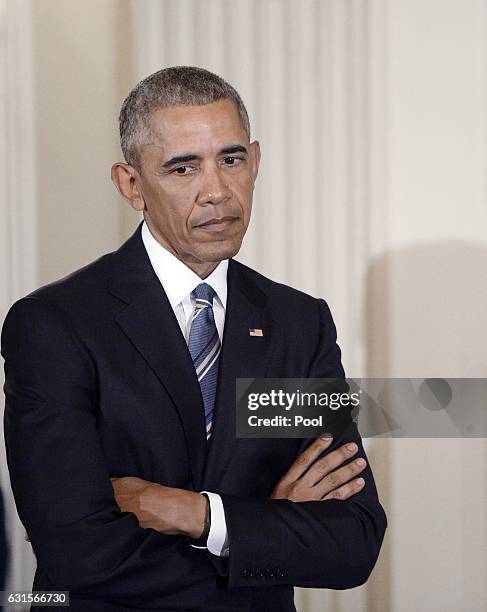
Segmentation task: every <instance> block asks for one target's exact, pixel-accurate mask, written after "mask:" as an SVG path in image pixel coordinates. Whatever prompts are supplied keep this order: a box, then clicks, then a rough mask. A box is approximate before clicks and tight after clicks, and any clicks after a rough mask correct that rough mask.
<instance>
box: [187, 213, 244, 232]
mask: <svg viewBox="0 0 487 612" xmlns="http://www.w3.org/2000/svg"><path fill="white" fill-rule="evenodd" d="M237 219H238V217H216V218H215V219H209V220H208V221H205V222H204V223H200V224H199V225H195V228H197V229H202V230H205V231H209V232H220V231H222V230H225V229H226V228H227V227H229V226H230V225H232V223H234V222H235V221H237Z"/></svg>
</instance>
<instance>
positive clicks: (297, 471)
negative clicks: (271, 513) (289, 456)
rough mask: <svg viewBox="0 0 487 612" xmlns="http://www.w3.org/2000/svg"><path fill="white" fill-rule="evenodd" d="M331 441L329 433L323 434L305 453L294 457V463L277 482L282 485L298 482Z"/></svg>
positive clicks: (331, 437)
mask: <svg viewBox="0 0 487 612" xmlns="http://www.w3.org/2000/svg"><path fill="white" fill-rule="evenodd" d="M332 441H333V436H332V435H331V434H329V433H324V434H322V435H321V436H319V437H318V438H316V440H315V441H314V442H313V443H312V444H310V445H309V446H308V448H307V449H306V450H305V451H303V452H302V453H301V454H300V455H298V456H297V457H296V459H295V461H294V463H293V464H292V465H291V467H290V468H289V470H288V471H287V472H286V473H285V474H284V476H283V477H282V478H281V480H280V481H279V482H280V484H283V485H284V484H287V483H291V482H294V481H295V480H298V478H300V477H301V476H302V475H303V474H304V473H305V472H306V470H307V469H308V468H309V466H310V465H311V464H312V463H313V462H314V461H316V459H317V458H318V457H319V456H320V455H321V453H322V452H323V451H325V450H326V449H327V448H328V447H329V446H330V444H331V443H332Z"/></svg>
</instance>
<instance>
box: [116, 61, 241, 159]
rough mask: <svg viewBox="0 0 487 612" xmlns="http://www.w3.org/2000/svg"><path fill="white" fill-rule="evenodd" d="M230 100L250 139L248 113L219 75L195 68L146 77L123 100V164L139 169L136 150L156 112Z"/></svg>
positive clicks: (180, 68)
mask: <svg viewBox="0 0 487 612" xmlns="http://www.w3.org/2000/svg"><path fill="white" fill-rule="evenodd" d="M223 99H228V100H233V101H234V102H235V104H236V106H237V111H238V114H239V116H240V119H241V121H242V126H243V128H244V130H245V132H246V134H247V136H248V138H249V139H250V122H249V116H248V114H247V110H246V108H245V105H244V103H243V102H242V98H241V97H240V95H239V94H238V92H237V91H236V90H235V89H234V88H233V87H232V86H231V85H230V84H229V83H227V82H226V81H225V80H224V79H222V78H221V77H219V76H218V75H216V74H214V73H213V72H210V71H209V70H205V69H204V68H198V67H196V66H172V67H171V68H164V69H162V70H159V71H157V72H154V74H151V75H149V76H148V77H146V78H145V79H143V80H142V81H140V83H139V84H138V85H136V86H135V87H134V88H133V89H132V91H131V92H130V93H129V95H128V96H127V97H126V98H125V100H124V102H123V104H122V108H121V110H120V116H119V125H120V145H121V147H122V152H123V155H124V157H125V161H126V162H127V163H128V164H130V165H131V166H134V167H135V168H139V165H140V164H139V147H140V145H141V144H142V140H143V138H144V137H148V134H149V131H150V125H149V121H148V119H149V116H150V114H151V113H152V111H154V110H155V109H157V108H164V107H168V106H181V105H187V106H200V105H203V104H211V103H212V102H217V101H218V100H223Z"/></svg>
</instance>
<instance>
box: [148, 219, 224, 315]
mask: <svg viewBox="0 0 487 612" xmlns="http://www.w3.org/2000/svg"><path fill="white" fill-rule="evenodd" d="M142 241H143V243H144V246H145V249H146V251H147V255H148V256H149V259H150V262H151V264H152V267H153V268H154V272H155V273H156V275H157V277H158V279H159V280H160V282H161V284H162V286H163V288H164V291H165V292H166V295H167V297H168V300H169V303H170V304H171V307H172V308H173V309H174V308H176V306H177V305H178V304H180V303H181V302H182V301H183V300H184V298H185V297H186V296H188V295H189V294H190V293H191V292H192V291H193V290H194V289H195V288H196V287H197V286H198V285H199V284H200V283H202V282H205V283H208V285H210V287H212V288H213V289H214V291H215V293H216V295H217V297H218V299H219V300H220V302H221V305H222V306H223V308H226V306H227V270H228V259H224V260H223V261H221V262H220V263H219V264H218V265H217V267H216V268H215V269H214V270H213V272H212V273H211V274H210V275H209V276H207V277H206V278H205V279H204V281H203V280H202V279H201V278H200V277H199V276H198V275H197V274H196V273H195V272H193V270H191V269H190V268H188V266H186V265H185V264H183V262H182V261H180V260H179V259H178V258H177V257H175V256H174V255H173V254H172V253H170V252H169V251H168V250H167V249H165V248H164V247H163V246H162V245H161V244H160V243H159V242H158V241H157V240H156V239H155V238H154V236H153V235H152V234H151V232H150V230H149V228H148V227H147V224H146V222H145V221H144V223H143V224H142Z"/></svg>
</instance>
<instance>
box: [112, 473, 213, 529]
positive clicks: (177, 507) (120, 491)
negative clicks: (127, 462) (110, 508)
mask: <svg viewBox="0 0 487 612" xmlns="http://www.w3.org/2000/svg"><path fill="white" fill-rule="evenodd" d="M111 481H112V486H113V490H114V492H115V499H116V501H117V504H118V506H119V508H120V510H121V511H122V512H133V513H134V514H135V516H136V517H137V519H138V521H139V525H140V526H141V527H143V528H144V529H149V528H150V529H155V530H156V531H159V532H160V533H164V534H166V535H185V536H188V537H190V538H194V539H198V538H199V537H200V536H201V534H202V533H203V531H204V528H205V518H206V514H207V511H208V508H207V506H208V500H207V498H206V497H205V496H204V495H201V494H200V493H194V492H193V491H186V490H185V489H177V488H174V487H164V486H162V485H159V484H156V483H155V482H149V481H148V480H143V479H142V478H136V477H134V476H126V477H122V478H112V479H111Z"/></svg>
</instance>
